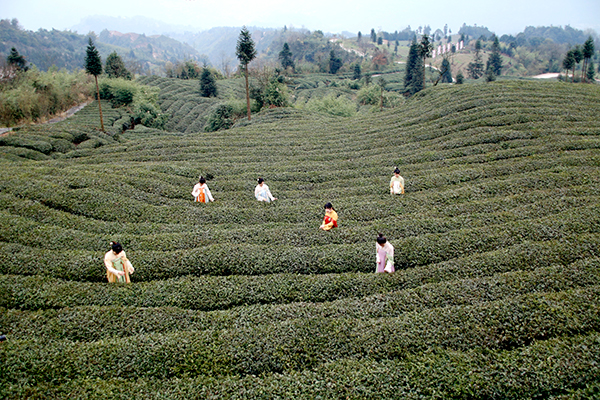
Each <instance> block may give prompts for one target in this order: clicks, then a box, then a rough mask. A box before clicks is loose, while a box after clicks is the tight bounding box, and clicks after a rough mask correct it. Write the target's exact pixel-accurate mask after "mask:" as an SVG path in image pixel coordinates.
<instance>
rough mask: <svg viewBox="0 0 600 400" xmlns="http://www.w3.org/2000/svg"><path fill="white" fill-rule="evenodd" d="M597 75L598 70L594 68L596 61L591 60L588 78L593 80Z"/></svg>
mask: <svg viewBox="0 0 600 400" xmlns="http://www.w3.org/2000/svg"><path fill="white" fill-rule="evenodd" d="M595 77H596V71H595V68H594V62H593V61H590V63H589V64H588V69H587V74H586V78H587V80H588V81H590V82H593V81H594V78H595Z"/></svg>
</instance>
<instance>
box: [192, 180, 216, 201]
mask: <svg viewBox="0 0 600 400" xmlns="http://www.w3.org/2000/svg"><path fill="white" fill-rule="evenodd" d="M192 196H194V199H195V200H196V201H197V202H199V203H208V202H209V201H215V199H213V197H212V194H210V190H209V189H208V186H207V185H206V179H204V177H202V176H201V177H200V179H199V181H198V183H196V186H194V190H192Z"/></svg>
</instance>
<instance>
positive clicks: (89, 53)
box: [85, 37, 105, 132]
mask: <svg viewBox="0 0 600 400" xmlns="http://www.w3.org/2000/svg"><path fill="white" fill-rule="evenodd" d="M85 72H87V73H88V74H90V75H94V79H95V80H96V93H97V94H98V109H99V110H100V129H102V132H105V131H104V120H103V118H102V105H101V104H100V88H99V87H98V75H100V74H101V73H102V60H101V59H100V53H98V50H97V49H96V46H94V42H92V38H91V37H90V38H89V42H88V46H87V49H86V52H85Z"/></svg>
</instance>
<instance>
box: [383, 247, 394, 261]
mask: <svg viewBox="0 0 600 400" xmlns="http://www.w3.org/2000/svg"><path fill="white" fill-rule="evenodd" d="M385 258H386V262H387V261H391V262H392V265H394V246H392V245H391V244H390V246H389V247H388V251H386V257H385Z"/></svg>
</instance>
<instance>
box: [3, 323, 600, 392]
mask: <svg viewBox="0 0 600 400" xmlns="http://www.w3.org/2000/svg"><path fill="white" fill-rule="evenodd" d="M598 353H600V334H598V333H597V332H594V333H590V334H588V335H578V336H574V337H559V338H556V339H551V340H542V341H535V342H533V343H532V344H531V345H530V346H527V347H524V348H516V349H514V350H511V351H504V350H502V351H490V350H486V351H481V350H479V349H474V350H467V351H454V350H447V349H441V348H433V349H431V350H428V351H425V352H422V353H418V354H415V355H407V356H406V357H405V358H403V359H388V360H373V359H370V358H366V359H360V360H356V359H343V360H339V361H334V362H329V363H326V364H323V365H320V366H318V367H316V368H314V369H310V370H303V371H290V372H286V373H274V374H263V375H260V376H254V375H247V376H242V377H239V376H235V375H228V376H220V377H207V376H197V377H185V378H175V379H165V380H162V379H151V378H150V379H148V378H146V379H135V380H129V381H125V380H123V379H120V378H115V379H102V380H99V379H93V378H87V379H86V378H80V379H73V380H69V381H67V382H65V383H63V384H61V385H52V384H48V383H40V384H38V385H37V386H24V387H23V386H19V385H14V384H8V385H4V386H3V387H0V395H1V396H4V397H6V398H15V399H17V398H32V397H35V398H78V399H96V398H102V399H123V398H134V397H135V398H168V399H174V400H179V399H181V400H184V399H185V400H187V399H190V398H203V399H211V400H212V399H214V400H216V399H222V398H231V399H241V398H244V399H255V398H256V399H258V398H295V399H315V398H326V399H339V398H345V399H346V398H347V399H373V400H377V399H381V398H386V399H402V400H406V399H408V400H417V399H423V398H448V399H449V398H469V399H488V400H494V399H498V400H500V399H502V400H504V399H523V398H531V399H533V398H556V399H565V400H566V399H582V400H583V399H590V398H593V397H594V396H596V395H597V394H598V392H599V391H600V386H599V385H598V381H599V380H600V368H599V367H598V363H597V356H598Z"/></svg>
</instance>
